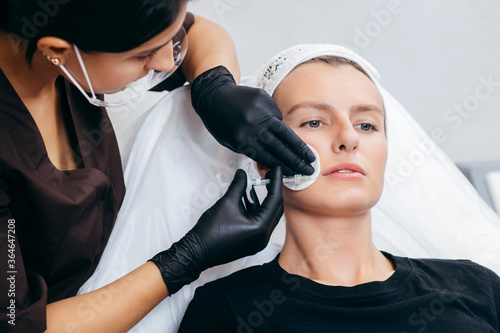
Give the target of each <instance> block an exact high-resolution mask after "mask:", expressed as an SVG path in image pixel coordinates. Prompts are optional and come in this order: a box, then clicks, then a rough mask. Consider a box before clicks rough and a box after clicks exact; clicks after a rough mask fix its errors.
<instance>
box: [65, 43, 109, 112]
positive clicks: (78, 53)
mask: <svg viewBox="0 0 500 333" xmlns="http://www.w3.org/2000/svg"><path fill="white" fill-rule="evenodd" d="M73 47H74V48H75V54H76V57H77V58H78V62H79V63H80V67H81V68H82V70H83V74H84V75H85V80H87V84H88V85H89V89H90V92H91V94H92V97H89V96H88V95H87V92H86V91H85V90H83V88H82V87H81V86H80V84H79V83H78V82H77V81H76V80H75V78H74V77H73V75H71V74H70V73H69V71H68V70H67V69H66V67H64V65H60V66H59V67H60V68H61V69H62V70H63V72H64V74H66V75H67V76H68V78H69V79H70V80H71V82H73V84H74V85H75V86H76V87H77V88H78V90H80V92H81V93H82V94H83V95H84V96H85V97H86V98H87V100H88V101H89V102H90V103H92V102H101V101H99V100H98V99H97V96H96V95H95V93H94V88H92V83H90V78H89V74H88V73H87V68H86V67H85V63H84V62H83V59H82V56H81V54H80V51H79V50H78V47H76V45H75V44H73Z"/></svg>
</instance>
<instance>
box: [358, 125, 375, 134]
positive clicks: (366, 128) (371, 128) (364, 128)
mask: <svg viewBox="0 0 500 333" xmlns="http://www.w3.org/2000/svg"><path fill="white" fill-rule="evenodd" d="M354 128H358V129H360V130H362V131H365V132H369V131H374V130H376V128H375V126H373V125H372V124H367V123H363V124H359V125H354Z"/></svg>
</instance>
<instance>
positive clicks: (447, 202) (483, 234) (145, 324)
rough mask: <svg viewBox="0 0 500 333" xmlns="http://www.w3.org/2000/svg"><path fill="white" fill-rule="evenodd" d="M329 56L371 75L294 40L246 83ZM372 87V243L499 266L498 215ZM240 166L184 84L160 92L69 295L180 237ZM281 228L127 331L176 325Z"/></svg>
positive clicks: (268, 80)
mask: <svg viewBox="0 0 500 333" xmlns="http://www.w3.org/2000/svg"><path fill="white" fill-rule="evenodd" d="M331 53H335V54H334V55H337V56H342V54H344V56H345V57H348V58H349V59H351V60H354V61H356V62H358V63H359V64H360V65H361V66H362V67H363V68H364V69H365V71H367V73H369V74H370V75H371V76H372V79H373V80H374V82H377V81H376V79H377V77H378V75H377V74H376V71H375V70H374V69H373V67H371V66H370V65H369V64H368V63H367V62H366V61H364V60H361V58H360V57H359V56H358V55H356V54H354V53H353V52H352V51H350V50H347V49H345V48H343V47H339V46H332V45H301V46H297V47H294V48H290V49H288V50H286V51H284V52H283V53H280V54H279V55H278V56H276V57H274V58H273V59H271V60H270V61H269V62H267V63H266V64H264V65H263V66H262V68H261V69H260V70H258V71H257V72H256V73H255V75H253V76H252V77H251V78H250V79H249V80H248V81H247V85H253V86H259V87H264V88H265V89H266V90H267V91H268V92H270V93H271V94H272V91H274V89H275V88H276V86H277V85H278V84H279V82H281V80H282V79H283V78H284V77H285V76H286V74H288V73H289V72H290V71H291V70H292V69H293V68H294V67H295V66H296V65H298V64H299V63H301V62H303V61H305V60H308V59H310V58H312V57H316V56H319V55H329V54H331ZM280 57H281V59H280ZM377 84H378V83H377ZM264 85H265V86H264ZM379 89H380V91H381V93H382V95H383V98H384V104H385V108H386V112H387V128H388V145H389V158H388V163H387V169H386V179H385V188H384V192H383V194H382V198H381V200H380V202H379V203H378V204H377V206H376V207H375V208H374V209H373V210H372V213H373V226H374V231H373V232H374V240H375V242H376V244H377V246H378V248H379V249H381V250H386V251H388V252H391V253H394V254H396V255H402V256H410V257H436V258H467V259H472V260H474V261H476V262H478V263H481V264H483V265H486V266H488V267H490V268H492V269H493V270H495V271H496V272H497V273H500V246H498V245H497V244H495V243H498V239H500V218H499V217H498V216H497V215H496V214H495V213H494V212H493V211H492V210H491V209H490V208H489V207H488V206H487V205H486V204H485V203H484V202H483V201H482V199H481V198H480V197H479V195H478V194H477V193H476V191H475V190H474V188H473V187H472V186H471V185H470V183H469V182H468V181H467V179H466V178H465V177H464V176H462V174H461V173H460V171H459V170H458V169H457V168H456V167H455V165H454V164H453V163H452V162H451V161H450V160H449V159H448V158H447V157H446V156H445V154H444V153H443V152H442V151H441V150H440V149H439V148H438V147H436V145H435V144H434V143H433V142H432V140H431V139H430V138H429V137H428V135H427V134H426V133H425V132H424V131H423V130H422V129H421V128H420V126H419V125H418V124H417V123H416V122H415V121H414V120H413V118H412V117H411V116H410V115H409V114H408V112H407V111H406V110H405V109H404V108H403V107H402V106H401V105H400V104H399V103H398V102H397V101H396V100H395V99H394V98H393V97H392V96H391V95H390V94H389V93H387V92H386V91H385V90H384V89H383V88H381V87H380V86H379ZM247 163H248V159H247V158H246V157H244V156H240V155H237V154H234V153H232V152H231V151H229V150H228V149H226V148H224V147H222V146H220V145H219V144H218V143H217V142H216V141H215V140H214V139H213V138H212V137H211V135H210V134H209V133H208V132H207V131H206V129H205V128H204V126H203V124H202V123H201V121H200V119H199V117H198V116H197V115H196V113H195V112H194V110H193V109H192V107H191V101H190V93H189V88H186V87H183V88H179V89H177V90H175V91H172V92H171V93H169V94H168V95H166V96H165V97H164V98H163V99H162V100H161V101H160V102H159V103H158V104H157V105H156V106H155V107H154V108H153V109H152V110H151V111H150V112H149V114H148V115H147V118H146V120H145V121H144V123H143V125H142V127H141V129H140V131H139V133H138V134H137V137H136V139H135V141H134V143H133V146H132V149H131V153H130V157H129V160H128V161H127V163H126V167H125V182H126V185H127V194H126V196H125V201H124V203H123V207H122V209H121V211H120V213H119V215H118V219H117V222H116V225H115V228H114V230H113V232H112V234H111V238H110V240H109V243H108V246H107V247H106V249H105V251H104V253H103V256H102V259H101V261H100V263H99V265H98V267H97V269H96V271H95V273H94V275H93V276H92V277H91V278H90V279H89V280H88V281H87V282H86V283H85V284H84V285H83V286H82V288H81V289H80V291H79V293H85V292H89V291H91V290H95V289H97V288H100V287H102V286H104V285H106V284H108V283H110V282H112V281H114V280H115V279H117V278H119V277H121V276H123V275H125V274H127V273H128V272H130V271H132V270H133V269H135V268H136V267H138V266H140V265H142V264H143V263H144V262H146V261H147V260H148V259H149V258H151V257H152V256H153V255H155V254H156V253H157V252H160V251H162V250H164V249H167V248H168V247H169V246H170V245H171V244H172V243H173V242H175V241H177V240H178V239H180V238H181V237H182V236H183V235H184V234H185V233H186V232H187V231H188V230H189V229H190V228H191V227H192V226H193V225H194V223H196V221H197V219H198V217H199V216H200V215H201V214H202V213H203V211H205V210H206V209H207V208H208V207H210V206H211V205H212V204H213V203H215V201H216V200H217V199H218V198H219V197H220V196H221V195H222V191H221V188H220V186H219V184H218V181H217V180H216V176H215V175H216V173H221V174H222V176H223V181H224V182H229V181H230V180H231V179H232V176H233V175H234V171H235V170H236V169H237V168H238V167H244V166H245V165H246V164H247ZM254 175H256V174H254ZM283 225H284V224H283V223H282V222H281V223H280V224H279V225H278V228H277V230H276V231H275V233H274V234H273V238H272V240H273V242H271V243H270V245H269V246H268V247H267V248H266V249H265V250H264V251H262V252H260V253H259V254H257V255H256V256H253V257H247V258H243V259H240V260H237V261H235V262H233V263H230V264H226V265H223V266H219V267H214V268H211V269H209V270H207V271H206V272H204V273H203V274H202V275H201V277H200V279H199V280H197V281H196V282H194V283H192V284H191V285H189V286H186V287H184V288H182V289H181V290H180V291H179V292H178V293H177V294H175V295H174V296H173V297H169V298H167V299H166V300H164V301H163V302H162V303H161V304H160V305H158V306H157V307H156V308H155V309H154V310H153V311H152V312H151V313H150V314H148V315H147V316H146V317H145V318H144V319H143V320H142V321H141V322H140V323H139V324H138V325H136V326H135V327H134V328H133V329H132V332H157V331H162V332H176V331H177V327H178V325H179V323H180V320H181V319H182V316H183V313H184V311H185V309H186V307H187V304H188V303H189V301H190V300H191V298H192V296H193V294H194V289H195V288H196V287H197V286H199V285H202V284H204V283H206V282H208V281H210V280H214V279H217V278H219V277H221V276H224V275H227V274H229V273H231V272H233V271H236V270H239V269H241V268H243V267H246V266H250V265H253V264H259V263H262V262H267V261H270V260H271V259H272V258H274V256H275V255H276V254H277V252H278V251H279V250H280V246H281V245H282V242H283Z"/></svg>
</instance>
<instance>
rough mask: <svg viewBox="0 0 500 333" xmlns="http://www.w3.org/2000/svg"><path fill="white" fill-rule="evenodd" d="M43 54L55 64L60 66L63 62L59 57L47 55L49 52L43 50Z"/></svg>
mask: <svg viewBox="0 0 500 333" xmlns="http://www.w3.org/2000/svg"><path fill="white" fill-rule="evenodd" d="M42 55H43V56H44V57H45V58H47V60H48V61H50V62H51V63H52V65H54V66H59V65H60V64H61V60H60V59H59V58H51V57H49V56H48V55H47V53H45V52H43V51H42Z"/></svg>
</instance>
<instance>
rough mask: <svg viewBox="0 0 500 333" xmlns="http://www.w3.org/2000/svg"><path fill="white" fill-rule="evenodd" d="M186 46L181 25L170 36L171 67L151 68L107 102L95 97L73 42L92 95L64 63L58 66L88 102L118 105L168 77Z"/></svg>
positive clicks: (101, 104) (134, 97) (139, 95)
mask: <svg viewBox="0 0 500 333" xmlns="http://www.w3.org/2000/svg"><path fill="white" fill-rule="evenodd" d="M187 46H188V41H187V36H186V31H185V30H184V28H183V27H181V29H180V30H179V32H178V33H177V34H176V35H175V36H174V38H172V52H173V54H172V56H173V58H174V65H173V67H172V68H171V69H170V70H169V71H167V72H162V71H155V70H151V71H150V72H149V73H148V75H146V76H145V77H143V78H141V79H139V80H137V81H134V82H132V83H130V84H128V85H127V87H126V88H125V89H124V90H123V91H120V92H119V93H117V94H119V98H117V99H114V100H113V102H107V101H104V100H101V99H99V98H97V96H96V94H95V93H94V89H93V88H92V83H90V78H89V75H88V72H87V69H86V68H85V64H84V63H83V59H82V56H81V55H80V51H79V50H78V48H77V47H76V45H74V44H73V47H74V48H75V53H76V57H77V58H78V62H79V63H80V67H81V68H82V71H83V74H84V75H85V79H86V81H87V85H88V87H89V89H90V93H91V95H92V96H89V95H88V94H87V93H86V92H85V90H83V88H82V86H81V85H80V84H79V83H78V82H77V81H76V80H75V78H74V77H73V75H71V74H70V73H69V71H68V70H67V69H66V67H64V65H60V66H59V67H60V68H61V69H62V70H63V72H64V73H65V74H66V75H67V76H68V78H69V79H70V80H71V82H73V84H74V85H75V86H76V87H77V88H78V90H80V92H81V93H82V94H83V96H85V98H86V99H87V100H88V101H89V103H90V104H92V105H95V106H101V107H118V106H123V105H125V104H128V103H132V102H134V101H136V100H137V99H139V97H141V96H142V95H143V94H144V93H145V92H146V91H148V90H149V89H151V88H153V87H154V86H156V85H157V84H159V83H160V82H162V81H163V80H165V79H166V78H167V77H169V76H170V75H171V74H172V73H173V72H175V70H176V69H177V68H178V67H179V66H180V64H181V62H182V60H183V59H184V56H185V55H186V51H187Z"/></svg>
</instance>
